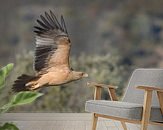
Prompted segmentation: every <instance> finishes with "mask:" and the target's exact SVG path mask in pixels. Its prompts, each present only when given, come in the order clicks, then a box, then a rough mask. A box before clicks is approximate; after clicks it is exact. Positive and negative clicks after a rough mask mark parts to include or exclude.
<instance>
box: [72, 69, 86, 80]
mask: <svg viewBox="0 0 163 130" xmlns="http://www.w3.org/2000/svg"><path fill="white" fill-rule="evenodd" d="M72 72H73V79H74V80H78V79H81V78H86V77H88V74H87V73H84V72H76V71H72Z"/></svg>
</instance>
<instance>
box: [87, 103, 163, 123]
mask: <svg viewBox="0 0 163 130" xmlns="http://www.w3.org/2000/svg"><path fill="white" fill-rule="evenodd" d="M85 110H86V111H88V112H92V113H97V114H102V115H108V116H113V117H120V118H125V119H129V120H141V118H142V111H143V105H142V104H136V103H128V102H121V101H106V100H89V101H87V102H86V105H85ZM150 120H151V121H154V122H163V116H162V114H161V110H160V108H158V107H152V110H151V117H150Z"/></svg>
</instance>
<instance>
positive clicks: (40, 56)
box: [12, 10, 88, 92]
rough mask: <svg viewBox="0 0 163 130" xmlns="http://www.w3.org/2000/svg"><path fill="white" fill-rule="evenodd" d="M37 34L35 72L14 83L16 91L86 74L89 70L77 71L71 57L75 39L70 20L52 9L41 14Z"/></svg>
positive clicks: (68, 80)
mask: <svg viewBox="0 0 163 130" xmlns="http://www.w3.org/2000/svg"><path fill="white" fill-rule="evenodd" d="M34 32H35V34H36V49H35V59H34V69H35V75H34V76H30V75H26V74H22V75H21V76H19V77H18V78H17V80H16V81H15V82H14V84H13V87H12V89H13V91H14V92H19V91H32V90H36V89H39V88H42V87H47V86H58V85H63V84H66V83H69V82H72V81H75V80H79V79H81V78H83V77H88V74H87V73H84V72H78V71H74V70H73V69H72V68H71V67H70V63H69V57H70V48H71V41H70V38H69V35H68V32H67V29H66V24H65V21H64V18H63V16H62V15H61V19H60V21H59V20H58V19H57V18H56V16H55V15H54V13H53V12H52V11H51V10H50V11H49V12H48V13H47V12H45V14H44V16H43V15H40V19H37V26H34Z"/></svg>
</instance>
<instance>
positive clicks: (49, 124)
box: [0, 113, 138, 130]
mask: <svg viewBox="0 0 163 130" xmlns="http://www.w3.org/2000/svg"><path fill="white" fill-rule="evenodd" d="M91 117H92V115H91V114H88V113H5V114H3V115H1V116H0V122H1V123H3V122H13V123H15V124H17V126H18V127H19V129H20V130H91ZM137 127H138V126H137ZM97 130H123V129H122V126H121V124H120V123H119V122H116V121H112V120H106V119H102V118H100V119H99V122H98V126H97ZM129 130H131V129H130V128H129Z"/></svg>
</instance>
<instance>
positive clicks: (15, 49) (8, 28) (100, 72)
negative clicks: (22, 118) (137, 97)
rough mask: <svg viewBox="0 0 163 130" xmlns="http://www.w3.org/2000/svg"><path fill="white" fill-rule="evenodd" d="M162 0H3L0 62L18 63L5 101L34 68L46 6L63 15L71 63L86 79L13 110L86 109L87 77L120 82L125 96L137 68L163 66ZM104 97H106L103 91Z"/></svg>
mask: <svg viewBox="0 0 163 130" xmlns="http://www.w3.org/2000/svg"><path fill="white" fill-rule="evenodd" d="M162 5H163V1H162V0H94V1H92V0H82V1H81V0H46V1H45V0H35V1H34V0H28V1H27V0H14V1H11V0H3V1H1V4H0V45H1V46H0V67H2V66H4V65H6V64H7V63H10V62H13V63H14V64H15V67H14V70H13V72H12V74H11V75H10V77H9V78H8V80H7V84H6V88H5V92H3V93H1V94H0V100H1V102H0V104H4V103H5V102H6V101H7V100H9V99H10V96H11V95H12V94H13V93H12V92H11V86H12V84H13V81H14V80H15V79H16V78H17V76H19V75H21V74H22V73H26V74H33V73H34V71H33V65H32V63H33V57H34V49H35V35H34V33H33V26H34V25H36V19H38V18H39V15H40V14H43V13H44V11H49V9H51V10H52V11H53V12H54V13H55V14H56V15H57V17H58V18H59V17H60V15H61V14H63V15H64V18H65V21H66V25H67V29H68V32H69V35H70V38H71V42H72V51H71V65H72V67H73V68H74V69H75V70H81V71H85V72H87V73H88V74H89V78H88V79H83V80H81V81H76V82H73V83H69V84H67V85H64V86H59V87H51V88H44V89H41V90H39V91H40V92H43V93H44V94H45V95H44V96H43V97H41V98H39V100H37V101H36V102H35V103H32V104H31V105H26V106H22V107H18V108H15V109H12V110H11V111H12V112H84V104H85V101H86V100H88V99H92V98H93V89H92V88H88V87H86V82H87V81H96V82H100V83H105V84H112V85H116V86H118V89H117V95H118V96H119V99H121V98H122V97H123V94H124V91H125V88H126V86H127V82H128V78H129V76H130V75H131V72H132V71H133V70H134V69H136V68H140V67H141V68H142V67H146V68H152V67H154V68H155V67H158V68H161V67H163V8H162ZM103 99H108V94H107V91H103Z"/></svg>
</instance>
